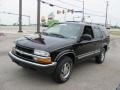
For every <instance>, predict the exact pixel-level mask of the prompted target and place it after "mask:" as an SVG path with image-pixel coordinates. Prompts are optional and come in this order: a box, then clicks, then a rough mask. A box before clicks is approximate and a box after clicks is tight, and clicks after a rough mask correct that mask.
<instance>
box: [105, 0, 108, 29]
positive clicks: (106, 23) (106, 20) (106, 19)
mask: <svg viewBox="0 0 120 90" xmlns="http://www.w3.org/2000/svg"><path fill="white" fill-rule="evenodd" d="M108 7H109V1H106V18H105V27H107V25H108Z"/></svg>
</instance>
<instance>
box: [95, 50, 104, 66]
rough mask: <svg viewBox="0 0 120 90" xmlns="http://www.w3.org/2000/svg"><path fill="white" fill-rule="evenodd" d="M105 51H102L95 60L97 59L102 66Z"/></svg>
mask: <svg viewBox="0 0 120 90" xmlns="http://www.w3.org/2000/svg"><path fill="white" fill-rule="evenodd" d="M105 53H106V52H105V49H104V48H103V49H102V50H101V53H100V54H99V55H98V56H96V57H95V58H96V60H95V61H96V63H97V64H102V63H103V62H104V60H105Z"/></svg>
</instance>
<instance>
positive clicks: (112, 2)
mask: <svg viewBox="0 0 120 90" xmlns="http://www.w3.org/2000/svg"><path fill="white" fill-rule="evenodd" d="M43 1H46V2H50V3H52V4H55V5H58V6H62V7H65V8H68V9H74V10H79V11H82V2H79V1H80V0H60V1H62V2H64V3H61V2H60V1H59V0H43ZM84 1H85V13H88V14H85V20H86V21H87V22H93V23H102V24H104V23H105V17H98V16H94V15H99V16H105V12H106V0H84ZM66 3H67V4H66ZM71 4H72V5H71ZM119 4H120V0H109V9H108V23H109V24H112V25H119V26H120V10H119V8H120V5H119ZM57 10H63V9H61V8H57V7H50V6H49V5H46V4H41V16H45V17H47V16H48V15H49V14H50V13H51V12H54V14H55V18H56V19H58V20H60V21H64V20H66V21H71V20H73V17H79V18H75V20H81V18H82V14H81V13H77V14H71V13H67V14H64V15H63V14H59V15H57ZM2 12H10V13H16V14H18V12H19V0H0V24H8V25H12V24H14V23H18V16H17V15H16V16H15V15H8V14H4V13H2ZM23 14H24V15H29V16H30V17H31V24H36V20H37V0H23ZM23 24H28V18H27V17H23Z"/></svg>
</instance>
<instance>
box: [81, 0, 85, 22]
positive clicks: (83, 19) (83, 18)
mask: <svg viewBox="0 0 120 90" xmlns="http://www.w3.org/2000/svg"><path fill="white" fill-rule="evenodd" d="M82 2H83V16H82V22H84V21H85V1H84V0H83V1H82Z"/></svg>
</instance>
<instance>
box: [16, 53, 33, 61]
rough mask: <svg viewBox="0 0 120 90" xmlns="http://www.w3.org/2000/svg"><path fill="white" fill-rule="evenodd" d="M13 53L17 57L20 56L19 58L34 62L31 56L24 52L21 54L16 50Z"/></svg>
mask: <svg viewBox="0 0 120 90" xmlns="http://www.w3.org/2000/svg"><path fill="white" fill-rule="evenodd" d="M15 55H16V56H17V57H19V58H21V59H24V60H26V61H30V62H34V60H33V57H32V56H28V55H24V54H21V53H19V52H16V53H15Z"/></svg>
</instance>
